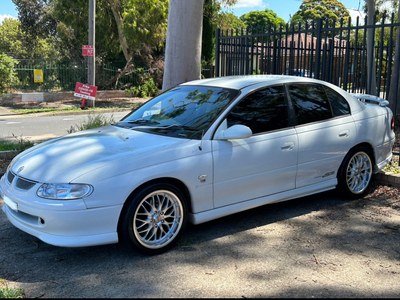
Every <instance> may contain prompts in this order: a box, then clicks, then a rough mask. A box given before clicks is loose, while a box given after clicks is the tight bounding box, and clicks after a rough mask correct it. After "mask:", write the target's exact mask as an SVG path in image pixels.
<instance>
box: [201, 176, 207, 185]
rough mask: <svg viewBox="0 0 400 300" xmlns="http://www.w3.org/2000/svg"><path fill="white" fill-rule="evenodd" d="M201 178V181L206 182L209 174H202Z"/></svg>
mask: <svg viewBox="0 0 400 300" xmlns="http://www.w3.org/2000/svg"><path fill="white" fill-rule="evenodd" d="M199 180H200V182H201V183H204V182H206V180H207V175H200V176H199Z"/></svg>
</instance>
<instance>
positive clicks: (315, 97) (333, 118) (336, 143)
mask: <svg viewBox="0 0 400 300" xmlns="http://www.w3.org/2000/svg"><path fill="white" fill-rule="evenodd" d="M288 92H289V95H290V101H291V103H292V104H293V109H294V114H295V118H296V120H297V121H296V124H297V125H296V127H295V128H296V132H297V135H298V140H299V152H298V167H297V175H296V188H299V187H303V186H307V185H311V184H315V183H318V182H322V181H325V180H329V179H334V178H336V176H337V171H338V168H339V167H340V164H341V162H342V161H343V159H344V156H345V155H346V153H347V152H348V151H349V149H350V148H351V147H352V146H353V145H354V140H355V133H356V130H355V124H354V121H353V118H352V117H351V115H350V107H349V105H348V103H347V101H346V100H345V99H344V98H343V97H342V96H340V95H339V94H338V93H336V92H335V91H333V90H332V89H330V88H329V87H326V86H323V85H318V84H290V85H288Z"/></svg>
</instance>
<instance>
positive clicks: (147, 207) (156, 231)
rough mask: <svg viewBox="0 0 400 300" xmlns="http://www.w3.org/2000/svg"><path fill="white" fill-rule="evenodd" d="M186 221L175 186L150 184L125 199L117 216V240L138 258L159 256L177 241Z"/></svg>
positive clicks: (183, 201)
mask: <svg viewBox="0 0 400 300" xmlns="http://www.w3.org/2000/svg"><path fill="white" fill-rule="evenodd" d="M187 218H188V209H187V200H186V199H185V197H184V195H183V194H182V193H181V192H180V191H179V190H178V189H177V188H176V187H175V186H173V185H171V184H169V183H154V184H150V185H148V186H146V187H144V188H143V189H141V190H140V191H139V192H138V193H136V194H135V195H134V196H133V197H131V198H130V199H128V202H127V204H126V208H125V209H124V210H123V212H122V215H121V220H120V224H119V228H118V234H119V238H120V240H121V241H122V242H123V243H124V244H125V245H127V246H128V247H130V248H133V249H134V250H135V251H137V252H140V253H142V254H145V255H156V254H160V253H163V252H165V251H167V250H169V249H170V248H172V247H173V246H174V244H175V243H176V242H177V241H178V239H179V237H180V236H181V234H182V232H183V231H184V229H185V227H186V223H187Z"/></svg>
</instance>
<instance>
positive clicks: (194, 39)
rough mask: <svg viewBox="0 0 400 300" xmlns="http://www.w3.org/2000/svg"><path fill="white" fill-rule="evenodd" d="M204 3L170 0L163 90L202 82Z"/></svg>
mask: <svg viewBox="0 0 400 300" xmlns="http://www.w3.org/2000/svg"><path fill="white" fill-rule="evenodd" d="M202 23H203V1H199V0H170V1H169V13H168V28H167V42H166V49H165V69H164V79H163V87H162V90H163V91H165V90H167V89H169V88H171V87H173V86H175V85H176V84H179V83H182V82H187V81H190V80H195V79H200V76H201V33H202V25H203V24H202Z"/></svg>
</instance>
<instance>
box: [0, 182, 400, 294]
mask: <svg viewBox="0 0 400 300" xmlns="http://www.w3.org/2000/svg"><path fill="white" fill-rule="evenodd" d="M373 188H375V189H376V190H375V192H373V194H369V195H368V196H367V197H365V198H363V199H360V200H355V201H345V200H343V199H340V198H339V197H337V195H336V193H335V192H325V193H323V194H319V195H314V196H309V197H304V198H300V199H297V200H292V201H288V202H283V203H278V204H272V205H267V206H263V207H261V208H256V209H253V210H249V211H246V212H243V213H239V214H235V215H231V216H228V217H225V218H222V219H219V220H216V221H212V222H208V223H205V224H202V225H198V226H189V228H188V229H187V231H186V233H185V234H184V236H183V237H182V238H181V240H180V242H179V244H178V245H177V246H176V247H175V248H173V249H172V250H170V251H169V252H167V253H165V254H162V255H159V256H153V257H148V256H142V255H139V254H137V253H133V252H129V251H127V250H126V249H125V248H123V246H121V245H118V244H115V245H107V246H97V247H88V248H59V247H53V246H50V245H47V244H45V243H43V242H41V241H40V240H38V239H36V238H34V237H32V236H30V235H28V234H25V233H24V232H21V231H20V230H18V229H16V228H14V227H13V226H12V225H11V224H10V223H9V222H8V220H7V218H6V217H5V214H4V213H3V212H1V213H0V278H3V279H6V280H7V281H8V284H9V286H11V287H14V288H22V289H23V290H24V292H25V295H26V297H29V298H35V297H43V298H49V297H51V298H72V297H85V298H105V297H107V298H111V297H112V298H117V297H129V298H144V297H146V298H152V297H157V298H169V297H176V298H204V297H207V298H209V297H218V298H222V297H235V298H242V297H243V298H253V297H290V298H294V297H304V298H312V297H313V298H317V297H318V298H319V297H327V298H328V297H329V298H331V297H382V298H383V297H396V298H398V297H399V296H400V284H399V282H400V248H399V241H400V197H399V190H397V189H395V188H388V187H382V186H380V187H377V186H375V187H373ZM371 192H372V189H371ZM2 204H3V203H0V205H2Z"/></svg>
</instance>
